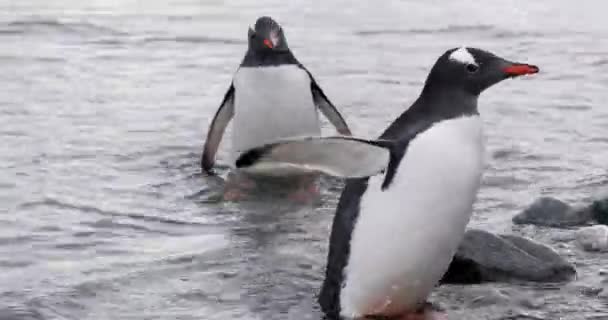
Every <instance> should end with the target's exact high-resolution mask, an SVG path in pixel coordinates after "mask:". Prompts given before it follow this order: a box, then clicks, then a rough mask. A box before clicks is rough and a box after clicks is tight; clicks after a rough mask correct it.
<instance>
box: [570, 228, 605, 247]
mask: <svg viewBox="0 0 608 320" xmlns="http://www.w3.org/2000/svg"><path fill="white" fill-rule="evenodd" d="M576 243H577V244H578V245H579V247H581V248H582V249H583V250H585V251H591V252H593V251H599V252H606V251H608V226H605V225H596V226H592V227H586V228H582V229H580V230H578V231H577V232H576Z"/></svg>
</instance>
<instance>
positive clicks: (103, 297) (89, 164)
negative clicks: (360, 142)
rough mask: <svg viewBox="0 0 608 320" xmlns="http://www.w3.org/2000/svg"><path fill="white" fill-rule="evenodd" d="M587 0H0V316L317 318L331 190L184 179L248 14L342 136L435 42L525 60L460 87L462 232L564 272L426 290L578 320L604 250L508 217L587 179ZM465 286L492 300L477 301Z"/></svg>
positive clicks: (584, 187) (595, 67)
mask: <svg viewBox="0 0 608 320" xmlns="http://www.w3.org/2000/svg"><path fill="white" fill-rule="evenodd" d="M606 8H607V5H606V3H605V1H600V0H596V1H578V2H572V1H565V0H559V1H558V0H542V1H524V0H519V1H516V0H510V1H498V0H492V1H485V2H483V3H482V2H480V1H458V3H456V2H455V1H454V2H450V3H448V2H447V1H438V0H437V1H424V2H423V1H390V0H389V1H382V2H372V1H345V0H343V1H332V2H321V1H317V2H311V1H301V0H296V1H278V0H260V1H254V2H251V1H243V0H241V1H212V0H210V1H204V2H203V1H195V0H172V1H166V2H165V3H161V1H134V0H125V1H117V0H113V1H101V0H95V1H77V0H61V1H36V0H19V1H11V0H8V1H7V0H1V1H0V43H1V45H0V70H2V71H1V72H0V87H1V88H2V91H0V140H1V143H0V203H2V206H1V207H0V319H3V320H4V319H319V318H320V314H319V312H318V310H317V309H316V308H317V307H316V305H315V303H314V296H315V294H316V292H317V290H318V287H319V285H320V281H321V279H322V270H323V268H324V260H325V255H326V246H327V236H328V232H329V227H330V222H331V218H332V214H333V211H334V207H335V205H336V202H337V197H338V195H339V191H340V185H339V183H338V182H337V181H325V182H324V184H323V189H322V199H321V201H320V203H319V204H316V205H314V206H306V207H297V206H294V205H289V204H287V203H282V202H278V201H266V202H261V203H240V204H229V203H222V202H218V201H216V200H215V199H216V198H217V197H216V193H217V191H218V190H219V188H220V186H221V181H218V180H214V179H208V178H205V177H204V176H202V175H201V174H200V173H199V171H200V170H199V167H198V161H199V155H200V152H201V146H202V142H203V140H204V132H206V129H207V125H208V123H209V121H210V120H211V117H212V116H213V114H214V112H215V110H216V108H217V106H218V104H219V102H220V99H221V97H222V95H223V93H224V91H225V89H226V88H227V86H228V83H229V81H230V78H231V76H232V74H233V72H234V70H235V68H236V66H237V65H238V63H239V62H240V60H241V58H242V56H243V54H244V51H245V46H246V43H245V41H244V39H245V36H246V32H247V27H248V25H250V24H252V23H253V22H254V21H255V19H256V17H257V16H260V15H264V14H270V15H272V16H273V17H275V18H277V19H278V20H279V21H280V22H281V23H282V24H283V25H284V27H285V30H286V33H287V37H288V40H289V43H290V45H291V47H292V48H293V51H294V52H295V54H296V55H297V57H298V58H299V59H300V61H302V62H303V63H304V64H305V65H307V66H308V67H309V69H310V70H311V72H312V73H313V74H314V75H315V76H316V78H317V80H318V81H319V82H320V83H321V85H322V87H323V88H324V89H325V92H326V93H327V94H328V95H329V96H330V97H331V98H332V100H333V101H334V102H335V103H336V104H337V105H338V106H339V108H340V110H342V111H343V114H344V115H345V117H346V119H347V121H348V122H349V124H350V125H351V128H352V129H353V130H354V132H355V133H356V134H357V135H359V136H365V137H373V136H377V135H378V134H379V133H380V132H381V131H382V130H383V129H384V127H385V126H386V125H388V123H390V122H391V121H392V119H393V118H394V117H396V116H397V115H398V114H400V113H401V112H402V111H403V110H404V108H405V107H406V106H408V105H409V103H411V102H412V101H413V99H414V98H415V97H416V95H417V93H418V91H419V90H420V88H421V85H422V83H423V80H424V77H425V76H426V74H427V72H428V70H429V68H430V66H431V65H432V63H433V62H434V60H435V59H436V57H437V56H439V55H440V54H441V53H443V52H444V51H445V50H446V49H448V48H451V47H454V46H460V45H463V44H466V45H470V46H477V47H481V48H485V49H488V50H491V51H493V52H495V53H497V54H499V55H502V56H504V57H507V58H511V59H514V60H523V61H526V62H530V63H535V64H538V65H540V66H541V70H542V73H541V74H539V75H538V76H535V77H534V78H529V79H522V80H516V81H508V82H505V83H503V84H501V85H499V86H497V87H495V88H492V89H491V90H489V91H488V92H486V93H485V94H484V96H483V97H482V98H481V101H480V104H481V106H480V107H481V112H482V115H483V117H484V119H485V126H486V133H487V136H488V158H489V165H488V170H487V171H486V174H485V182H484V186H483V189H482V191H481V194H480V197H479V201H478V202H477V205H476V211H475V214H474V218H473V222H472V224H471V225H473V226H477V227H483V228H485V229H489V230H491V231H496V232H507V233H515V234H521V235H525V236H530V237H533V238H534V239H537V240H539V241H541V242H544V243H548V244H551V245H554V246H556V247H557V248H558V250H559V251H560V252H561V253H562V254H563V255H565V256H567V257H568V259H570V260H573V261H575V262H576V265H577V268H578V272H579V279H577V280H576V281H574V282H573V283H571V284H568V285H565V286H557V287H556V286H542V287H540V286H536V285H524V286H520V285H518V286H515V285H485V286H478V287H459V286H447V287H442V288H441V289H439V290H438V291H437V293H436V295H435V296H434V297H433V299H434V301H436V302H437V303H438V304H439V305H441V306H443V307H444V308H446V309H447V310H448V311H449V314H450V315H451V316H452V317H454V318H455V319H516V318H517V315H527V316H529V318H527V319H558V318H559V319H600V318H599V317H601V316H602V315H605V314H606V313H608V306H607V303H608V301H607V300H605V298H604V300H602V299H601V298H599V297H597V296H596V295H594V294H593V292H594V291H593V289H594V288H601V287H602V286H606V283H605V282H602V277H601V276H600V275H599V274H598V272H599V269H600V268H601V267H602V266H603V265H605V264H606V262H608V257H607V256H605V255H604V256H602V255H591V254H585V253H582V252H581V251H579V250H578V249H576V248H575V247H574V245H573V244H572V243H571V242H569V241H566V242H560V243H556V241H555V239H556V238H564V237H566V238H567V237H568V236H569V235H571V233H572V231H556V230H547V229H537V228H532V227H524V228H521V227H517V228H514V227H513V226H512V224H511V223H510V218H511V217H512V216H513V215H514V214H515V213H517V212H518V211H519V210H521V209H522V208H523V207H524V206H526V205H527V204H528V203H529V202H531V201H532V200H533V199H535V198H536V197H538V196H540V195H552V196H556V197H558V198H562V199H565V200H567V201H569V202H572V203H584V202H585V201H588V200H589V199H590V198H591V197H593V196H594V195H595V194H597V193H598V192H602V188H604V189H605V188H606V186H607V185H608V178H606V168H607V166H606V159H608V138H607V136H608V131H607V130H608V129H607V127H608V107H607V106H606V105H605V104H606V102H607V101H608V90H607V86H608V20H606V19H605V10H606ZM325 129H326V131H327V132H328V133H331V130H330V129H331V128H330V126H328V125H327V123H326V124H325ZM226 150H227V148H225V147H223V149H222V150H221V152H220V159H223V158H226V155H227V152H226ZM223 173H225V171H224V172H223ZM486 290H494V291H495V292H497V293H498V292H500V294H501V295H503V296H504V297H506V298H505V300H504V301H502V302H501V303H498V304H493V303H479V295H480V293H479V292H482V294H481V295H486V293H485V292H487V291H486ZM606 290H608V288H607V289H606ZM594 317H595V318H594ZM602 319H604V318H602Z"/></svg>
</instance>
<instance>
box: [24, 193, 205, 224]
mask: <svg viewBox="0 0 608 320" xmlns="http://www.w3.org/2000/svg"><path fill="white" fill-rule="evenodd" d="M39 207H54V208H58V209H67V210H76V211H80V212H86V213H95V214H99V215H105V216H113V217H123V218H131V219H134V220H141V221H148V222H157V223H165V224H172V225H185V226H196V225H200V226H207V224H204V223H200V222H193V221H182V220H176V219H169V218H163V217H155V216H146V215H143V214H137V213H125V212H118V211H109V210H104V209H100V208H97V207H94V206H89V205H82V204H72V203H68V202H65V201H60V200H57V199H54V198H49V197H47V198H45V199H44V200H40V201H31V202H25V203H22V204H21V205H19V208H20V209H33V208H39Z"/></svg>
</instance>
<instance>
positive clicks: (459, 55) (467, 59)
mask: <svg viewBox="0 0 608 320" xmlns="http://www.w3.org/2000/svg"><path fill="white" fill-rule="evenodd" d="M449 58H450V60H453V61H457V62H460V63H462V64H474V65H476V66H477V65H478V64H477V61H475V57H473V55H472V54H471V53H470V52H469V50H467V48H465V47H460V48H458V50H455V51H454V52H452V53H451V54H450V57H449Z"/></svg>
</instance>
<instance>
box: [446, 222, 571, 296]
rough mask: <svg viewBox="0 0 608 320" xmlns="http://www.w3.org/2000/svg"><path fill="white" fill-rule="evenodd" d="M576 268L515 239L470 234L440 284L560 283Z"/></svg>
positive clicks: (550, 252)
mask: <svg viewBox="0 0 608 320" xmlns="http://www.w3.org/2000/svg"><path fill="white" fill-rule="evenodd" d="M575 274H576V270H575V268H574V266H573V265H572V264H571V263H569V262H568V261H566V260H565V259H564V258H562V257H561V256H560V255H559V254H557V252H555V251H554V250H553V249H551V248H550V247H548V246H545V245H543V244H540V243H538V242H535V241H532V240H530V239H527V238H522V237H518V236H513V235H495V234H492V233H490V232H487V231H482V230H475V229H473V230H468V231H467V232H466V234H465V236H464V239H463V241H462V243H461V244H460V246H459V247H458V252H457V253H456V255H455V256H454V259H453V260H452V263H451V264H450V267H449V269H448V271H447V272H446V274H445V275H444V276H443V279H442V280H441V283H443V284H445V283H460V284H477V283H483V282H496V281H503V282H509V281H517V280H520V281H522V280H523V281H539V282H561V281H568V280H570V279H572V278H573V277H574V275H575Z"/></svg>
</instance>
